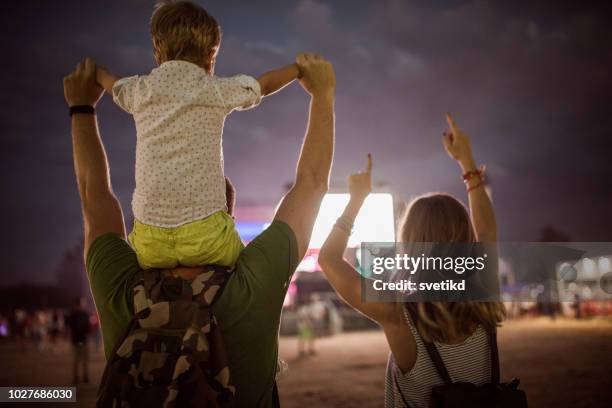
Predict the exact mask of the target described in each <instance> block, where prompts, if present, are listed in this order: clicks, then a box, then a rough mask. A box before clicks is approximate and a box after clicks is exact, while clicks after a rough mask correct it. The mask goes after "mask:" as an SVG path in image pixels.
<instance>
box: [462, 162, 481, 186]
mask: <svg viewBox="0 0 612 408" xmlns="http://www.w3.org/2000/svg"><path fill="white" fill-rule="evenodd" d="M484 171H485V166H484V164H483V165H482V166H480V168H478V169H476V170H473V171H468V172H466V173H465V174H463V175H462V176H461V179H462V180H463V182H464V183H468V182H469V181H470V180H471V179H472V178H473V177H476V176H478V177H480V179H481V180H484V177H483V174H484Z"/></svg>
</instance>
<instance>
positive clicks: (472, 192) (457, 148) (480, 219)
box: [442, 113, 497, 242]
mask: <svg viewBox="0 0 612 408" xmlns="http://www.w3.org/2000/svg"><path fill="white" fill-rule="evenodd" d="M446 121H447V122H448V127H449V131H448V132H444V136H443V138H442V142H443V143H444V147H445V148H446V151H447V152H448V155H449V156H450V157H451V158H453V159H455V160H457V163H458V164H459V167H460V168H461V171H462V172H463V180H464V181H465V185H466V188H467V191H468V199H469V203H470V218H471V219H472V224H473V226H474V230H475V231H476V237H477V239H478V241H479V242H496V241H497V221H496V219H495V211H494V210H493V204H492V203H491V199H490V198H489V195H488V194H487V192H486V190H485V188H484V176H483V169H482V168H480V169H479V168H478V167H477V166H476V162H475V161H474V157H473V155H472V148H471V146H470V139H469V137H468V136H467V135H466V134H465V133H463V132H462V131H461V130H460V129H459V127H458V126H457V124H456V123H455V121H454V120H453V118H452V117H451V115H450V113H447V114H446Z"/></svg>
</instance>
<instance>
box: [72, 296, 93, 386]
mask: <svg viewBox="0 0 612 408" xmlns="http://www.w3.org/2000/svg"><path fill="white" fill-rule="evenodd" d="M84 301H85V300H84V299H77V300H76V301H75V302H74V305H73V308H72V310H71V311H70V313H69V314H68V315H67V316H66V326H67V327H68V328H69V329H70V341H71V343H72V351H73V354H74V356H73V362H72V373H73V384H75V385H76V384H78V383H79V365H80V366H81V367H82V368H81V370H82V374H83V382H84V383H85V384H89V370H88V363H89V361H88V360H89V351H88V349H87V338H88V337H89V332H90V325H89V313H87V312H86V311H85V307H84Z"/></svg>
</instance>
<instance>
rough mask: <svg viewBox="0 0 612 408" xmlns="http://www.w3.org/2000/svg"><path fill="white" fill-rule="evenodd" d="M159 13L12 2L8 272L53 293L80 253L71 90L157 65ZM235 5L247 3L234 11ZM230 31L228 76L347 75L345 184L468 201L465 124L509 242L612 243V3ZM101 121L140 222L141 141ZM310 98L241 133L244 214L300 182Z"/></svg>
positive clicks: (5, 205)
mask: <svg viewBox="0 0 612 408" xmlns="http://www.w3.org/2000/svg"><path fill="white" fill-rule="evenodd" d="M152 4H153V1H131V2H119V1H115V2H108V1H88V2H82V1H62V2H48V1H39V2H26V3H23V2H8V3H3V5H2V6H1V7H2V12H1V13H0V27H2V28H1V30H2V38H3V41H2V42H1V43H0V52H1V55H3V60H2V69H1V71H0V72H1V73H0V75H1V76H0V79H1V80H2V83H3V85H4V92H2V93H1V94H0V103H1V106H2V109H1V110H0V130H1V134H0V149H1V150H0V155H1V156H0V169H1V170H2V171H3V177H2V184H1V185H2V192H3V195H4V200H2V204H1V208H0V213H1V214H2V221H3V224H4V226H5V231H6V233H5V234H3V237H2V240H1V241H0V244H1V245H2V247H3V254H4V259H5V266H6V268H7V270H8V271H9V272H8V273H5V274H3V277H2V278H1V279H0V282H13V281H18V280H22V279H25V280H32V279H37V280H45V279H48V280H51V279H53V275H52V274H51V272H52V271H53V268H54V267H55V265H56V263H57V262H58V260H59V259H60V258H61V254H62V252H63V250H64V249H65V248H67V247H69V246H72V245H73V244H74V243H76V242H77V241H78V239H79V236H80V233H81V221H80V218H79V201H78V195H77V192H76V188H75V186H74V180H73V175H72V161H71V147H70V137H69V122H68V120H67V115H66V108H65V105H64V102H63V96H62V89H61V78H62V76H63V75H65V74H66V73H67V72H69V70H71V69H72V68H73V67H74V65H75V64H76V62H77V61H78V60H79V59H80V58H82V57H83V56H85V55H91V56H93V57H95V58H96V59H97V60H98V61H99V62H100V63H101V64H104V65H106V66H107V67H108V68H110V69H111V70H113V71H115V72H117V73H118V74H121V75H129V74H134V73H145V72H148V71H149V70H150V69H151V68H152V67H153V59H152V55H151V50H150V44H149V38H148V27H147V23H148V19H149V17H150V13H151V8H152ZM230 4H231V6H230ZM205 6H206V7H207V8H208V9H209V11H211V13H212V14H214V15H215V16H216V17H217V19H218V20H219V21H220V23H221V25H222V27H223V33H224V34H223V44H222V49H221V53H220V56H219V61H218V66H217V71H218V73H220V74H223V75H229V74H234V73H238V72H244V73H251V74H258V73H260V72H262V71H264V70H267V69H269V68H273V67H275V66H279V65H282V64H285V63H287V62H290V61H291V60H292V59H293V58H294V56H295V54H296V53H298V52H300V51H312V50H315V51H318V52H320V53H322V54H324V55H326V56H328V57H330V58H331V59H332V61H333V62H334V64H335V66H336V71H337V76H338V100H337V106H336V107H337V136H338V137H337V152H336V156H335V163H334V173H333V179H334V184H336V185H343V183H344V178H345V177H346V175H347V174H348V173H349V172H350V171H351V170H354V169H356V168H359V166H361V164H362V161H363V158H364V157H365V154H366V153H367V152H372V153H373V154H374V160H375V177H376V178H377V179H379V180H384V181H387V182H389V183H390V185H391V187H392V188H393V189H394V190H395V191H396V192H397V193H398V194H399V195H400V196H401V197H404V198H406V199H408V198H410V197H411V196H414V195H416V194H420V193H422V192H425V191H429V190H445V191H450V192H452V193H455V194H457V195H458V196H459V197H462V198H464V197H465V196H464V193H463V191H462V185H461V183H460V182H458V174H457V169H456V168H455V167H456V166H455V164H454V163H451V161H450V160H449V159H448V158H447V157H446V155H445V153H444V152H443V151H442V150H441V145H440V135H441V132H442V130H443V129H444V120H443V113H444V112H445V111H447V110H451V111H452V112H453V113H454V114H455V115H456V118H457V120H458V122H459V123H460V125H461V126H462V127H463V128H464V129H465V130H466V131H467V132H468V133H469V134H470V135H471V136H472V140H473V145H474V149H475V154H476V157H477V159H478V160H479V161H480V162H484V163H487V165H488V169H489V170H488V171H489V174H490V177H491V179H492V187H493V196H494V200H495V205H496V208H497V210H498V217H499V221H500V235H501V237H502V239H506V240H529V239H537V237H538V230H539V229H540V228H541V227H542V226H544V225H546V224H554V225H557V226H558V227H559V228H561V229H563V230H566V231H567V232H568V233H569V234H570V235H571V236H572V238H574V239H577V240H585V241H586V240H612V221H611V219H610V215H609V211H610V208H611V206H612V188H610V187H611V186H610V180H611V179H612V178H611V177H612V170H610V166H609V163H610V159H609V157H610V147H611V146H612V143H611V142H610V136H611V135H610V130H609V129H610V125H611V121H612V112H611V111H612V109H611V108H612V105H611V104H610V100H611V99H612V81H610V78H609V76H610V72H611V69H612V48H610V47H609V44H610V43H611V42H612V29H611V28H610V25H609V21H610V17H611V16H612V13H610V6H600V5H599V4H596V3H584V2H580V3H578V2H567V3H564V2H495V3H493V2H484V1H469V2H459V1H448V2H413V1H376V2H373V1H329V2H322V1H315V0H303V1H282V2H281V1H268V2H250V1H232V2H231V3H230V2H227V1H222V0H211V1H206V2H205ZM105 99H106V100H104V101H103V102H102V103H101V106H100V122H101V123H100V124H101V129H102V134H103V137H104V139H105V143H106V145H107V148H108V154H109V157H110V164H111V170H112V177H113V183H114V186H115V189H116V190H117V192H118V195H119V196H120V198H121V200H122V203H123V205H124V208H125V209H126V212H128V213H129V200H130V195H131V191H132V189H133V171H134V170H133V164H134V142H135V136H134V127H133V124H132V122H131V118H130V117H129V116H128V115H126V114H124V113H123V112H121V111H120V110H119V109H118V108H116V107H115V106H114V105H113V104H112V103H111V101H109V100H108V98H105ZM306 112H307V98H306V96H305V95H304V94H303V92H302V91H301V90H300V88H299V86H297V85H293V86H291V87H290V88H289V89H287V90H285V91H283V92H282V93H280V94H279V95H275V96H273V97H271V98H268V99H267V100H266V101H265V102H264V103H263V104H262V105H261V106H260V107H259V108H257V109H255V110H252V111H248V112H240V113H236V114H233V115H232V116H230V118H229V119H228V121H227V125H226V130H225V138H224V150H225V157H226V171H227V173H228V174H229V175H230V176H231V177H232V179H233V181H234V183H235V184H236V185H237V188H238V201H239V204H243V205H244V204H245V203H261V204H275V203H276V201H277V199H278V198H279V197H280V195H281V194H282V189H283V187H282V186H283V185H284V183H286V182H287V181H289V180H291V178H292V177H293V171H294V168H295V161H296V158H297V154H298V151H299V146H300V143H301V139H302V136H303V132H304V128H305V125H306Z"/></svg>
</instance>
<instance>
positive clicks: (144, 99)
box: [97, 1, 299, 269]
mask: <svg viewBox="0 0 612 408" xmlns="http://www.w3.org/2000/svg"><path fill="white" fill-rule="evenodd" d="M151 37H152V40H153V49H154V53H155V59H156V61H157V63H158V65H159V66H158V67H157V68H155V69H153V71H151V73H150V74H148V75H141V76H132V77H128V78H122V79H119V78H118V77H116V76H114V75H112V74H110V73H109V72H107V71H105V70H104V69H101V68H98V71H97V81H98V82H99V83H100V85H101V86H102V87H103V88H104V89H105V90H106V91H107V92H108V93H110V94H112V95H113V99H114V101H115V102H116V103H117V104H118V105H119V106H120V107H121V108H123V109H124V110H126V111H127V112H128V113H131V114H132V115H133V116H134V120H135V122H136V132H137V143H136V189H135V191H134V195H133V198H132V209H133V212H134V217H135V221H134V228H133V230H132V232H131V233H130V235H129V239H130V241H131V243H132V246H133V247H134V249H135V251H136V253H137V256H138V262H139V263H140V266H141V267H142V268H143V269H149V268H173V267H175V266H177V265H179V264H180V265H185V266H196V265H203V264H218V265H226V266H231V265H233V264H234V262H235V261H236V258H237V257H238V254H239V253H240V251H241V250H242V248H243V244H242V241H241V240H240V236H239V235H238V233H237V231H236V229H235V225H234V221H233V219H232V217H230V216H229V215H228V213H227V206H226V196H225V179H224V171H223V152H222V149H221V136H222V132H223V124H224V121H225V117H226V116H227V115H228V114H229V113H230V112H232V111H233V110H243V109H249V108H252V107H254V106H257V104H258V103H259V101H260V99H261V97H262V96H266V95H270V94H273V93H274V92H276V91H278V90H280V89H281V88H283V87H284V86H286V85H287V84H289V83H290V82H292V81H293V80H294V79H296V78H297V77H298V76H299V68H298V66H297V65H296V64H291V65H288V66H285V67H283V68H280V69H277V70H274V71H271V72H268V73H266V74H263V75H262V76H260V77H259V78H257V79H255V78H253V77H250V76H246V75H237V76H234V77H229V78H221V77H217V76H214V66H215V58H216V56H217V52H218V50H219V46H220V43H221V32H220V28H219V25H218V24H217V22H216V21H215V19H214V18H213V17H212V16H210V15H209V14H208V13H207V12H206V11H205V10H204V9H203V8H201V7H200V6H198V5H196V4H193V3H191V2H186V1H181V2H171V3H168V2H166V3H162V4H161V5H158V6H157V7H156V9H155V11H154V12H153V16H152V18H151Z"/></svg>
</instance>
